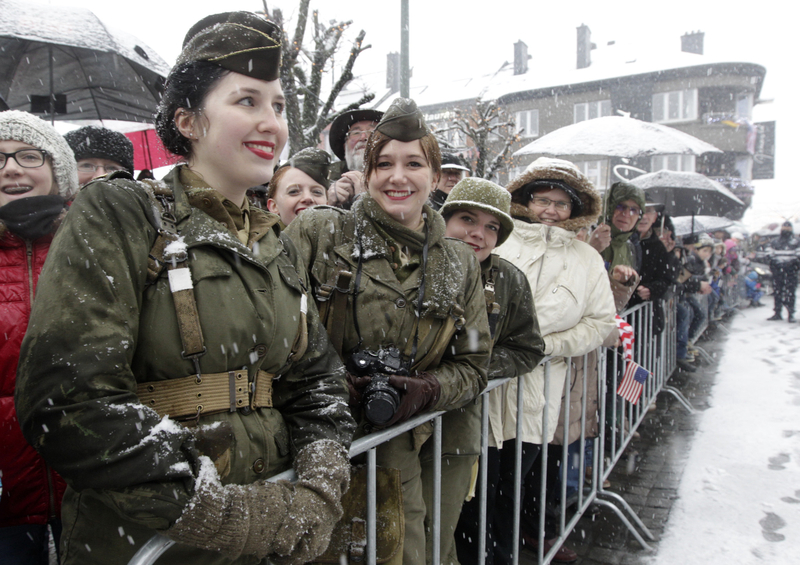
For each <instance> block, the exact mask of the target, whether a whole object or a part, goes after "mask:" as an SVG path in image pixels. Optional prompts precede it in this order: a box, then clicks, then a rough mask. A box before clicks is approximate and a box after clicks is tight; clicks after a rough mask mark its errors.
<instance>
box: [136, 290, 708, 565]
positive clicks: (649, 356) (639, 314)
mask: <svg viewBox="0 0 800 565" xmlns="http://www.w3.org/2000/svg"><path fill="white" fill-rule="evenodd" d="M663 307H664V315H665V324H664V326H665V327H664V329H663V331H662V332H661V333H660V334H658V335H656V334H654V332H653V305H652V303H651V302H646V303H644V304H640V305H638V306H636V307H634V308H632V309H629V310H627V311H625V312H623V314H622V316H623V317H624V318H625V319H626V321H627V322H628V323H629V324H631V326H632V327H633V329H634V335H635V343H634V351H633V358H634V360H635V361H636V362H637V363H639V364H640V365H641V366H643V367H644V368H645V369H646V370H648V371H649V372H650V373H651V374H650V377H649V378H648V379H647V380H646V381H645V383H644V387H643V390H642V395H641V397H640V398H639V399H638V402H637V403H636V404H635V405H634V404H632V403H631V402H628V401H626V400H623V399H622V398H621V397H620V396H617V394H616V392H615V391H616V390H617V387H618V384H619V375H621V374H622V372H623V369H624V360H623V359H622V357H621V356H620V355H619V354H618V353H617V349H606V348H603V347H600V348H598V349H597V350H595V351H593V352H591V353H588V354H586V355H584V356H583V357H582V358H572V360H571V361H572V362H571V363H569V367H570V369H569V370H568V374H567V379H566V382H567V383H570V388H571V387H575V386H579V387H582V393H583V394H582V401H581V416H580V421H581V427H580V430H581V433H580V438H579V440H577V442H579V443H578V445H579V446H586V445H589V446H591V455H590V456H588V458H590V460H589V459H587V455H586V451H587V450H586V449H583V448H582V447H581V448H579V451H578V454H577V455H575V454H574V453H570V449H569V447H570V446H569V437H568V436H569V429H570V426H569V424H568V423H569V422H570V421H571V420H570V413H569V412H570V402H569V401H567V402H563V401H562V408H561V409H562V410H563V411H564V421H565V422H567V425H564V426H563V429H564V436H565V437H562V438H560V440H561V444H562V448H561V450H560V459H561V465H560V469H561V470H562V471H561V472H560V473H559V474H560V475H561V477H560V479H561V480H560V487H559V493H558V496H557V497H556V499H557V500H556V501H554V500H553V496H552V495H553V493H548V492H547V490H546V488H545V485H546V484H547V469H548V464H547V463H548V462H547V459H548V450H547V449H542V450H541V454H540V456H539V460H538V461H537V462H536V465H540V470H541V476H542V477H543V479H542V481H541V485H542V486H541V490H540V493H539V496H537V497H536V498H537V501H538V505H539V509H538V510H539V512H538V516H539V528H538V541H539V544H538V550H537V551H538V554H537V555H538V563H539V564H547V563H550V561H551V560H552V559H553V557H554V556H555V554H556V552H557V551H558V548H559V547H560V546H561V544H562V543H563V542H564V541H565V540H566V538H567V536H569V534H570V533H571V532H572V530H573V529H574V528H575V526H576V525H577V523H578V521H579V520H580V519H581V517H582V516H583V515H584V514H585V513H586V512H587V510H588V509H589V507H590V506H591V505H592V504H598V505H602V506H604V507H607V508H610V509H611V510H612V511H613V512H614V513H615V514H616V515H617V517H618V518H619V519H620V520H621V521H622V522H623V523H624V524H625V526H626V527H627V528H628V529H629V530H630V531H631V533H632V534H633V536H634V537H635V538H636V540H637V541H638V542H639V544H640V545H641V546H642V547H643V548H644V549H646V550H649V549H650V546H649V545H648V544H647V541H646V540H645V537H646V538H647V539H648V540H651V541H654V540H655V537H654V536H653V534H652V533H651V532H650V531H649V530H648V529H647V527H646V526H645V525H644V523H642V521H641V520H640V519H639V517H638V516H637V515H636V513H635V512H634V511H633V509H632V508H631V507H630V505H628V503H627V502H625V500H624V499H623V498H622V497H621V496H620V495H619V494H617V493H614V492H612V491H610V490H608V489H605V488H603V482H604V481H605V480H606V479H607V478H608V476H609V475H610V474H611V472H612V470H613V469H614V466H615V465H616V464H617V463H618V462H619V461H620V459H621V457H622V455H623V452H624V450H625V448H626V447H627V446H628V444H629V443H630V441H631V438H632V437H633V433H634V432H635V431H636V428H638V427H639V425H640V424H641V422H642V421H643V419H644V417H645V416H646V414H647V411H648V407H649V406H650V405H651V404H652V403H654V402H655V401H656V397H657V396H658V394H659V393H661V392H667V393H669V394H671V395H673V396H674V397H676V398H677V399H678V400H679V401H680V403H681V404H682V405H683V406H684V407H685V408H686V409H687V410H690V411H692V410H693V409H692V406H691V404H690V403H689V402H688V400H686V399H685V398H684V397H683V395H682V394H681V393H680V392H679V391H677V390H676V389H674V388H673V387H670V386H669V385H668V384H667V383H668V379H669V377H670V375H671V374H672V372H673V371H674V370H675V367H676V357H675V355H676V345H675V344H676V327H677V324H676V308H675V299H670V300H668V301H666V302H664V304H663ZM578 360H580V361H582V367H583V368H584V370H583V371H582V374H581V378H580V379H577V380H576V379H573V378H572V370H573V367H575V366H576V361H578ZM543 363H544V375H545V395H544V397H545V399H546V398H548V392H549V387H550V361H549V359H545V360H544V361H543ZM594 364H596V369H597V371H596V374H595V373H594V372H593V371H589V370H586V369H587V368H588V366H590V365H591V366H593V365H594ZM521 378H531V374H528V375H524V376H522V377H521ZM508 381H509V379H496V380H493V381H490V382H489V385H488V386H487V387H486V390H485V391H484V392H483V394H482V395H481V402H482V421H481V459H480V469H481V472H479V481H481V483H482V484H481V485H480V486H479V488H478V489H477V491H478V492H479V493H480V494H479V497H480V498H479V505H480V534H479V555H481V556H483V555H485V550H486V547H485V539H486V537H485V531H486V460H487V452H488V447H489V446H488V437H489V433H488V405H489V396H488V393H489V392H490V391H492V390H494V389H495V388H497V387H499V386H502V385H503V384H505V383H506V382H508ZM590 387H597V393H598V395H597V398H598V408H597V409H592V408H591V407H587V396H588V395H587V392H588V391H589V388H590ZM523 389H524V387H517V393H518V398H517V407H518V413H517V426H518V430H517V446H516V453H517V460H516V467H515V477H514V489H515V490H514V492H515V493H517V496H515V497H514V498H515V508H514V515H515V516H516V519H515V521H514V530H513V536H514V547H517V548H519V547H520V544H519V540H520V514H521V512H520V510H521V508H520V506H521V504H522V501H521V499H520V496H519V493H520V489H521V485H522V479H523V478H522V477H520V469H521V439H520V433H519V426H520V425H521V424H520V423H521V421H522V418H520V417H519V415H520V413H519V411H520V410H524V409H525V404H524V402H523V398H522V390H523ZM569 392H570V391H569V390H567V391H566V397H567V400H568V399H569ZM552 409H553V407H552V406H549V405H548V403H547V402H545V406H544V411H543V415H542V436H543V437H547V436H548V430H547V427H548V414H549V411H550V410H552ZM442 414H444V412H431V413H427V414H422V415H419V416H415V417H413V418H411V419H409V420H408V421H406V422H403V423H402V424H398V425H396V426H393V427H392V428H389V429H386V430H381V431H378V432H374V433H372V434H370V435H368V436H365V437H362V438H360V439H358V440H356V441H354V442H353V444H352V446H351V448H350V457H351V458H353V457H356V456H358V455H361V454H365V453H366V462H367V469H368V472H367V548H366V556H365V557H366V559H365V561H366V563H367V564H369V565H374V564H375V563H376V539H377V538H376V536H377V532H376V516H375V513H376V510H375V509H376V486H375V485H376V471H375V468H376V452H375V449H376V447H377V446H379V445H381V444H382V443H384V442H386V441H388V440H390V439H392V438H394V437H396V436H398V435H400V434H403V433H405V432H408V431H410V430H413V429H414V428H415V427H417V426H419V425H421V424H424V423H425V422H428V421H430V420H433V426H434V433H433V436H432V438H431V440H429V441H433V442H434V443H433V456H434V460H435V461H439V462H440V461H441V448H442V434H441V430H442V423H441V415H442ZM590 418H599V420H598V422H599V426H598V429H599V436H598V437H592V438H590V437H587V436H586V427H587V426H586V422H587V420H588V419H590ZM577 442H573V444H574V443H577ZM576 459H577V465H575V460H576ZM570 466H572V467H577V469H578V472H577V479H578V485H577V491H576V493H575V495H573V496H572V497H569V496H568V495H567V480H566V474H565V473H564V470H566V469H568V468H569V467H570ZM588 467H591V469H592V473H591V474H592V476H591V480H587V478H586V476H585V469H587V468H588ZM434 475H435V477H434V485H433V489H434V490H433V492H434V506H435V507H434V509H433V512H432V515H433V521H432V534H431V535H432V541H433V544H432V547H433V553H434V555H433V557H432V561H431V562H432V563H433V565H439V563H441V561H440V556H439V547H440V539H441V533H440V528H439V517H440V498H441V496H440V493H441V468H440V465H439V466H435V467H434ZM294 479H295V477H294V471H292V470H291V469H290V470H288V471H285V472H283V473H280V474H278V475H275V476H274V477H271V478H270V479H269V480H270V481H278V480H294ZM548 495H550V497H551V499H550V500H548ZM548 508H549V509H551V510H552V509H553V508H557V530H558V536H557V541H556V542H555V543H554V544H553V545H552V547H551V549H550V551H549V552H547V553H545V552H544V547H545V544H544V543H543V541H544V521H545V515H546V512H547V511H548ZM173 543H174V542H172V541H171V540H169V539H168V538H166V537H164V536H161V535H156V536H153V537H152V538H151V539H150V540H149V541H148V542H147V543H146V544H145V545H144V546H142V548H141V549H140V550H139V551H138V552H137V553H136V555H134V557H133V558H132V559H131V560H130V561H129V565H151V564H153V563H155V562H156V560H157V559H158V558H159V557H160V556H161V555H162V554H163V553H164V552H166V551H167V550H168V549H169V548H170V547H171V546H172V545H173ZM519 553H520V552H519V550H517V551H515V552H514V557H513V562H514V564H517V563H519ZM483 562H484V559H483V558H482V557H481V558H480V559H479V563H483Z"/></svg>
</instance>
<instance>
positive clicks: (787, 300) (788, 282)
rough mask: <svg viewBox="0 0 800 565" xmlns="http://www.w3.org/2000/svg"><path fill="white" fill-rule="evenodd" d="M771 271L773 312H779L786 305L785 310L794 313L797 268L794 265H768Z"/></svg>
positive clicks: (790, 313)
mask: <svg viewBox="0 0 800 565" xmlns="http://www.w3.org/2000/svg"><path fill="white" fill-rule="evenodd" d="M770 270H771V271H772V285H773V287H774V290H775V293H774V294H775V313H776V314H780V313H781V308H782V307H784V306H785V307H786V312H787V313H788V314H789V315H790V316H792V315H794V294H795V289H796V288H797V268H795V267H794V266H788V267H785V266H779V265H775V264H774V263H773V264H772V265H770Z"/></svg>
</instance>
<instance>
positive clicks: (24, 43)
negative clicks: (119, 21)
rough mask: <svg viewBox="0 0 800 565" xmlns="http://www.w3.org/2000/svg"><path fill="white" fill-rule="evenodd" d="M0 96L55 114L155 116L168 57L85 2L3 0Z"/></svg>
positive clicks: (143, 118)
mask: <svg viewBox="0 0 800 565" xmlns="http://www.w3.org/2000/svg"><path fill="white" fill-rule="evenodd" d="M0 7H2V17H0V55H1V56H0V97H2V98H3V99H4V100H5V102H6V103H7V104H8V106H9V107H10V108H11V109H14V110H25V111H28V112H32V113H34V114H40V115H44V116H46V117H47V118H48V119H51V120H53V119H55V120H127V121H137V122H152V121H153V114H154V112H155V110H156V107H157V105H158V101H159V100H160V94H161V92H162V91H163V85H164V78H165V77H166V75H167V73H168V72H169V65H167V63H166V62H165V61H164V60H163V59H161V57H159V56H158V55H157V54H156V53H155V51H153V50H152V49H150V48H149V47H148V46H146V45H145V44H143V43H142V42H141V41H139V40H138V39H136V38H135V37H133V36H132V35H129V34H127V33H124V32H120V31H115V30H111V29H109V28H108V27H107V26H106V25H104V24H103V23H102V22H101V21H100V20H99V19H98V18H97V16H95V15H94V14H93V13H92V12H90V11H89V10H85V9H83V8H72V7H64V6H47V5H41V4H31V3H29V2H20V1H18V0H4V1H3V2H2V4H1V5H0Z"/></svg>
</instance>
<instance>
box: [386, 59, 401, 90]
mask: <svg viewBox="0 0 800 565" xmlns="http://www.w3.org/2000/svg"><path fill="white" fill-rule="evenodd" d="M386 88H388V89H389V90H390V91H391V92H392V93H395V92H398V91H399V90H400V53H389V54H387V55H386Z"/></svg>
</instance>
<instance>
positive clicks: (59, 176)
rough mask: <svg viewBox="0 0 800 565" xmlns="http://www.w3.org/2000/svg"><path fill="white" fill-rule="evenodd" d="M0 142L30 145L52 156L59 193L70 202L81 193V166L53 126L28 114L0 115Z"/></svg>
mask: <svg viewBox="0 0 800 565" xmlns="http://www.w3.org/2000/svg"><path fill="white" fill-rule="evenodd" d="M0 140H13V141H21V142H23V143H27V144H28V145H31V146H32V147H36V148H37V149H44V150H45V151H47V154H48V155H49V156H50V159H51V161H52V165H53V175H54V176H55V179H56V185H57V186H58V193H59V194H60V195H61V196H63V197H64V198H69V197H70V196H72V195H73V194H75V193H76V192H77V191H78V165H77V163H76V162H75V157H74V156H73V155H72V149H70V147H69V145H68V144H67V142H66V140H65V139H64V137H63V136H62V135H61V134H59V133H58V132H57V131H56V130H55V129H54V128H53V126H51V125H50V124H48V123H47V122H45V121H44V120H42V119H40V118H37V117H36V116H34V115H33V114H29V113H28V112H20V111H18V110H6V111H5V112H0Z"/></svg>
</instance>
